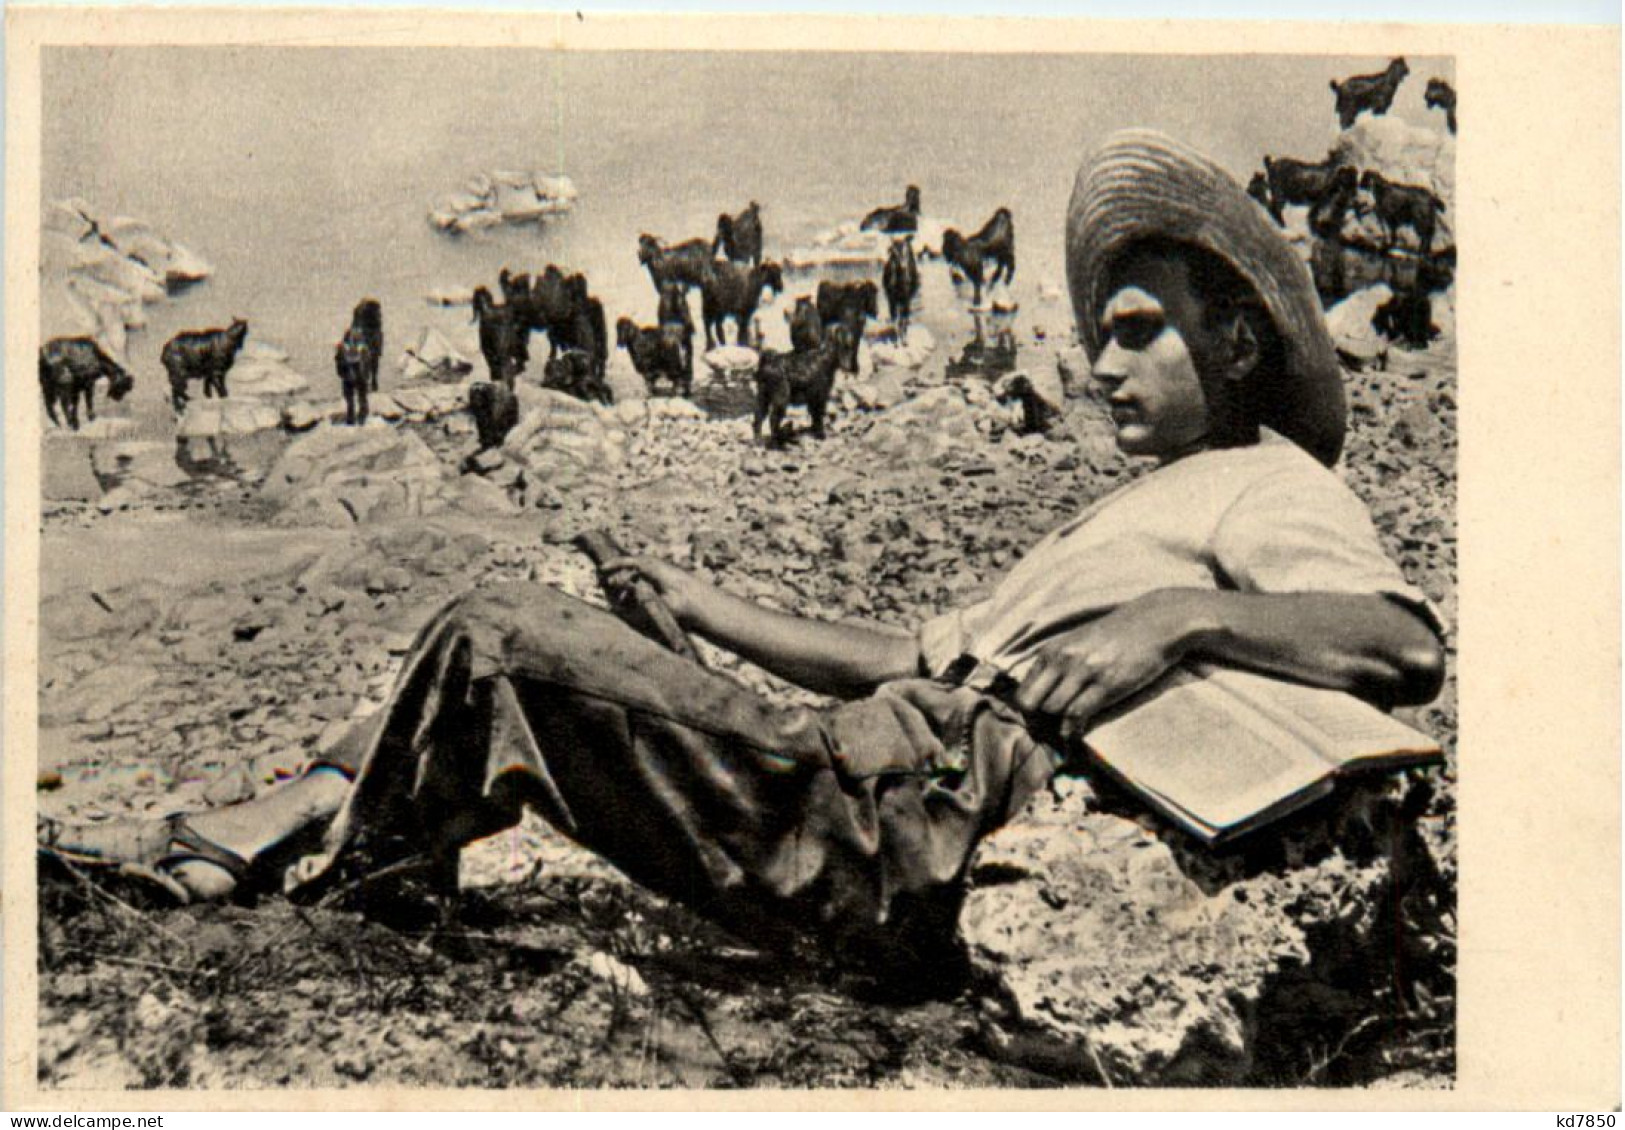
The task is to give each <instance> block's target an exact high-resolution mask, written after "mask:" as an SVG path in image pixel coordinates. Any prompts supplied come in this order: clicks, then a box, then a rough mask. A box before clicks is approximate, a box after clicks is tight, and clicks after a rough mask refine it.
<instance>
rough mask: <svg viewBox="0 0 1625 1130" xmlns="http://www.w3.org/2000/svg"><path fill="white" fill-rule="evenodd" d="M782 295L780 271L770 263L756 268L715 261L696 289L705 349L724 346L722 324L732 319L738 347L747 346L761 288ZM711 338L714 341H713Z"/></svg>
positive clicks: (781, 274)
mask: <svg viewBox="0 0 1625 1130" xmlns="http://www.w3.org/2000/svg"><path fill="white" fill-rule="evenodd" d="M763 287H767V288H769V289H770V290H772V291H773V293H774V294H782V293H784V272H783V271H781V270H780V269H779V265H778V264H777V263H775V262H773V261H772V260H768V261H767V262H765V263H763V264H761V265H760V266H757V267H749V268H746V267H741V266H738V265H737V264H734V263H729V262H726V261H723V260H718V261H716V262H713V263H711V264H710V266H709V267H708V268H707V271H706V275H705V282H704V285H703V286H702V287H701V288H700V321H701V322H702V323H703V324H704V326H705V347H706V348H707V349H710V348H711V347H712V345H713V344H715V345H725V344H727V341H726V339H725V338H724V336H723V332H722V324H723V322H724V321H726V320H727V319H729V318H732V319H733V320H734V327H735V338H734V340H735V341H736V342H737V343H738V344H739V345H749V344H750V341H749V338H750V331H751V320H752V319H753V318H754V317H755V316H756V307H757V306H758V305H759V304H760V303H761V300H762V288H763ZM713 335H714V340H713Z"/></svg>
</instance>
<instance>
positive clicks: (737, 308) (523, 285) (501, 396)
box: [39, 185, 1015, 450]
mask: <svg viewBox="0 0 1625 1130" xmlns="http://www.w3.org/2000/svg"><path fill="white" fill-rule="evenodd" d="M919 220H920V190H919V189H918V188H917V187H915V186H913V185H910V186H909V187H908V190H907V192H906V194H905V199H904V202H903V203H902V204H900V205H895V206H889V207H884V208H877V209H875V210H874V211H873V212H871V213H869V214H868V215H867V216H866V217H865V218H864V220H863V223H862V224H861V228H862V230H865V231H878V232H882V233H887V234H890V235H891V236H892V237H893V238H892V243H891V247H890V250H889V252H888V255H887V259H886V264H885V267H884V269H883V270H882V272H881V287H880V288H879V289H877V288H876V286H875V284H874V282H873V281H869V280H862V281H846V282H840V281H835V280H831V279H825V280H822V281H820V282H819V283H818V286H817V288H816V292H815V293H814V294H812V295H806V296H802V297H800V298H798V299H797V301H796V303H795V308H794V309H793V310H792V311H791V312H789V313H788V314H786V318H787V320H788V321H789V322H790V340H791V349H790V351H789V352H780V351H777V350H770V349H760V346H761V337H760V333H759V331H758V330H757V328H756V326H755V318H756V310H757V307H758V305H759V304H760V302H761V297H762V293H763V291H764V290H766V291H771V292H772V293H773V294H775V295H779V294H782V293H784V289H785V284H784V272H783V270H782V268H781V267H780V266H779V265H778V264H777V263H774V262H773V261H771V260H764V259H763V258H762V209H761V205H759V204H757V203H756V202H755V201H752V202H751V204H750V205H749V207H747V208H746V209H745V210H744V211H742V212H740V213H738V214H737V215H731V216H730V215H727V214H723V215H721V216H719V217H718V218H717V228H716V234H715V236H714V238H713V239H710V240H705V239H691V240H688V241H686V242H683V243H679V244H675V245H672V246H668V245H666V244H665V243H663V242H662V241H661V240H660V239H659V238H657V237H655V236H652V235H647V234H645V235H642V236H640V237H639V238H638V261H639V263H640V264H642V265H643V267H645V268H646V269H647V270H648V272H649V277H650V279H651V281H652V282H653V283H654V287H655V293H656V295H657V297H658V311H657V315H656V322H655V324H654V325H652V326H640V325H638V324H636V323H635V322H634V321H633V320H632V319H631V318H627V317H623V318H620V319H619V320H618V321H617V322H616V323H615V344H616V346H617V347H618V348H621V349H625V350H626V351H627V354H628V356H629V358H630V360H631V362H632V366H633V368H634V369H636V371H637V372H638V373H639V375H641V376H642V377H643V379H644V381H645V382H646V383H647V384H648V386H649V391H650V392H651V393H653V392H654V391H655V390H656V388H657V386H658V385H659V384H660V383H661V382H665V383H667V384H668V385H669V386H670V391H671V392H672V393H674V394H675V395H680V396H689V395H691V394H692V391H693V385H694V336H695V326H694V319H693V316H692V314H691V312H690V307H689V293H690V292H691V291H693V290H698V291H699V292H700V310H701V325H702V326H703V328H704V332H705V347H706V349H707V350H709V349H711V348H713V347H714V346H718V345H725V344H727V340H728V339H727V332H726V327H727V323H728V322H729V321H730V320H732V321H733V323H734V334H733V340H734V343H735V344H737V345H746V344H755V345H756V346H757V347H758V349H759V350H760V354H759V360H758V364H757V369H756V385H757V409H756V420H755V426H754V431H755V434H757V435H758V436H760V434H761V426H762V422H763V420H764V419H770V420H771V426H770V430H769V437H768V438H769V440H770V442H774V443H777V442H779V441H781V440H782V439H783V437H784V435H785V430H784V415H785V412H786V410H787V409H788V408H789V406H790V405H791V404H801V405H804V406H805V407H806V408H807V409H808V412H809V414H810V416H811V419H812V430H813V434H814V435H816V436H819V437H820V438H822V436H823V434H824V426H823V425H824V417H825V411H826V407H827V405H828V402H829V396H830V392H831V390H832V389H833V386H834V381H835V373H836V371H837V370H844V371H846V372H848V373H856V372H857V369H858V344H859V342H860V341H861V340H862V338H863V331H864V326H865V324H866V323H867V321H868V320H869V319H871V318H878V316H879V307H878V298H879V293H880V290H884V292H885V295H886V302H887V307H888V313H889V315H890V318H891V321H892V323H893V326H894V328H895V331H896V332H897V333H898V334H899V335H905V334H906V333H907V327H908V316H909V311H910V309H911V308H912V306H913V303H914V300H915V298H916V297H917V295H918V293H919V286H920V275H919V268H918V265H917V260H916V256H915V253H914V248H913V243H912V238H913V236H914V234H915V233H916V232H917V231H918V228H919ZM942 257H943V258H944V259H945V260H947V261H948V263H949V264H950V266H951V269H952V270H953V271H954V272H955V276H956V278H960V277H962V278H964V279H967V280H968V281H970V282H971V283H972V284H973V286H974V287H975V301H976V302H977V303H978V304H979V303H980V302H981V297H982V287H983V285H984V283H986V284H992V283H995V282H998V281H1001V280H1002V281H1005V282H1008V281H1009V280H1010V278H1011V277H1013V275H1014V274H1015V226H1014V223H1013V221H1012V219H1011V216H1010V211H1009V209H1007V208H1000V209H999V210H998V211H997V212H996V213H995V214H994V216H993V218H992V219H991V220H989V221H988V223H987V224H986V225H985V226H984V227H983V228H982V229H981V230H980V231H978V232H977V233H975V234H974V235H971V236H963V235H961V234H960V233H959V232H956V231H953V230H949V231H948V232H947V233H945V235H944V239H943V249H942ZM497 285H498V289H499V290H500V292H501V299H500V301H499V300H498V299H497V297H496V296H495V295H493V294H492V292H491V290H490V288H488V287H485V286H480V287H477V288H476V289H475V290H474V293H473V299H472V305H473V316H474V319H475V320H476V321H477V322H478V323H479V345H480V353H481V354H482V356H483V357H484V360H485V365H486V369H487V371H488V373H489V374H490V381H489V382H480V383H478V384H476V385H475V386H474V388H473V389H471V391H470V396H469V410H470V412H471V414H472V415H473V416H474V419H475V424H476V431H477V433H478V435H479V441H480V448H481V450H484V449H485V448H488V447H493V446H496V445H498V444H500V443H501V442H502V439H503V437H504V436H506V434H507V432H508V431H509V430H510V429H511V428H512V426H513V424H514V423H516V422H517V419H518V402H517V400H516V399H515V396H514V384H515V382H516V380H517V379H518V377H519V375H520V374H521V373H523V372H525V371H526V369H527V368H528V367H529V365H530V361H531V357H530V348H531V335H532V334H533V333H537V332H541V333H544V334H546V335H547V339H548V357H547V360H546V361H545V362H544V363H543V365H542V374H541V381H540V384H541V386H542V387H543V388H549V389H555V390H558V391H561V392H565V393H568V394H569V395H571V396H574V397H577V398H579V399H581V400H587V401H597V402H600V403H604V404H608V403H611V402H612V400H613V394H612V392H611V391H610V386H609V383H608V381H607V380H606V379H605V370H606V367H607V364H608V359H609V349H610V341H609V334H608V332H607V328H608V327H607V319H606V317H605V314H604V305H603V303H602V302H601V301H600V300H599V299H598V298H596V297H594V296H593V294H592V292H591V288H590V286H589V285H588V282H587V278H586V276H585V275H583V274H581V273H579V272H578V273H574V274H566V273H565V272H564V271H563V270H561V269H560V268H559V267H557V266H556V265H553V264H549V265H548V266H547V267H546V268H545V269H544V270H543V271H541V272H540V273H539V274H537V275H535V276H532V275H530V274H528V273H519V274H514V273H512V272H510V271H509V270H508V269H507V268H503V270H502V271H501V272H500V273H499V275H498V278H497ZM247 335H248V323H247V322H245V321H243V320H242V319H235V320H233V321H232V323H231V325H230V326H228V327H227V328H225V329H213V330H203V331H188V332H185V333H180V334H177V335H176V336H175V337H174V338H172V339H171V340H170V341H169V342H168V343H166V344H165V346H164V348H163V352H162V354H161V358H160V359H161V361H162V363H163V366H164V369H165V371H166V372H167V373H168V376H169V384H170V402H171V405H172V407H173V408H174V411H175V413H176V415H180V414H182V413H183V412H184V411H185V409H186V405H187V402H188V399H189V395H188V389H189V387H190V385H191V382H192V381H201V382H202V384H203V395H204V396H205V397H222V398H223V397H225V396H226V395H227V388H226V375H227V373H228V372H230V370H231V367H232V364H233V362H234V361H235V360H236V357H237V354H238V352H239V351H240V350H241V349H242V346H243V342H244V339H245V338H246V337H247ZM753 338H754V341H753V340H752V339H753ZM382 353H383V316H382V310H381V308H380V306H379V304H378V302H377V301H376V300H375V299H372V298H367V299H364V300H362V302H361V303H359V304H358V305H357V306H356V308H355V311H354V312H353V314H352V316H351V322H350V327H349V329H348V330H347V331H346V332H345V334H344V336H343V337H342V338H341V339H340V341H339V343H338V345H337V346H336V347H335V348H334V356H333V363H334V369H335V370H336V372H337V374H338V378H339V382H340V384H341V386H342V388H343V392H344V401H345V421H346V423H348V424H352V425H353V424H358V423H362V422H364V421H365V420H366V418H367V415H368V411H369V409H368V402H367V397H368V393H369V392H376V391H377V390H378V367H379V362H380V359H381V357H382ZM39 373H40V386H41V389H42V391H43V394H44V398H45V407H46V412H47V413H48V414H49V416H50V418H51V420H52V422H53V423H56V424H58V425H60V424H61V423H62V420H61V419H59V418H58V416H57V408H58V407H61V408H62V410H63V413H64V415H65V416H66V418H67V425H68V427H70V428H71V429H73V430H75V431H77V430H78V428H79V413H78V404H79V401H80V399H83V401H84V404H85V412H86V415H87V417H88V418H89V419H92V420H94V419H95V403H94V399H93V388H94V385H95V382H96V381H97V380H98V379H100V378H102V377H106V378H108V380H109V385H110V389H109V394H110V395H111V396H112V398H113V399H114V400H120V399H122V398H123V397H124V396H125V395H126V394H128V393H129V391H130V389H131V388H132V387H133V386H134V380H133V378H131V376H130V374H129V373H128V372H126V371H125V370H124V368H123V367H121V366H120V365H119V364H118V363H117V362H115V361H114V360H113V359H112V358H110V357H109V356H108V355H107V354H106V353H105V352H103V351H102V349H101V347H100V346H99V345H97V343H96V342H95V341H94V340H93V339H91V338H88V337H80V338H53V339H52V340H51V341H49V342H47V343H46V344H45V346H43V347H42V348H41V349H40V355H39Z"/></svg>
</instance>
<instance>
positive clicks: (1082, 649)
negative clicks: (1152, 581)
mask: <svg viewBox="0 0 1625 1130" xmlns="http://www.w3.org/2000/svg"><path fill="white" fill-rule="evenodd" d="M1190 622H1191V621H1190V615H1189V610H1188V609H1187V607H1186V605H1185V601H1184V599H1183V597H1182V595H1181V593H1180V592H1179V591H1178V590H1173V589H1165V590H1160V591H1158V592H1151V593H1147V594H1146V595H1144V596H1141V597H1138V598H1136V599H1134V600H1131V601H1129V602H1128V603H1127V604H1124V605H1122V606H1120V607H1118V608H1117V609H1115V610H1113V611H1112V612H1109V613H1107V614H1106V615H1105V616H1102V617H1100V618H1099V619H1097V620H1091V621H1090V622H1089V623H1087V624H1083V625H1080V626H1079V627H1077V628H1074V629H1072V630H1071V631H1069V632H1066V633H1065V634H1063V635H1060V636H1057V637H1055V638H1054V639H1052V640H1050V641H1049V642H1047V643H1045V644H1044V645H1043V646H1042V647H1041V648H1040V649H1039V650H1038V653H1037V656H1036V658H1034V660H1033V662H1032V666H1031V667H1030V668H1028V670H1027V673H1026V674H1025V675H1024V676H1022V678H1021V681H1020V683H1019V684H1018V686H1017V688H1016V694H1015V704H1016V705H1017V706H1018V707H1019V708H1020V709H1021V710H1023V711H1024V712H1026V713H1029V714H1033V713H1037V714H1045V715H1049V716H1050V717H1053V718H1056V719H1058V720H1059V721H1060V724H1061V737H1062V738H1063V739H1065V740H1067V741H1070V740H1072V739H1073V738H1076V737H1079V736H1081V735H1082V734H1083V733H1084V732H1085V731H1086V730H1087V729H1088V726H1089V723H1090V721H1091V720H1092V719H1093V718H1094V717H1095V716H1096V715H1098V714H1099V713H1100V712H1101V711H1102V710H1104V709H1106V708H1107V707H1108V706H1111V705H1112V704H1113V703H1115V702H1117V701H1119V700H1120V699H1123V698H1126V697H1127V696H1129V695H1131V694H1133V693H1134V692H1135V691H1137V690H1139V689H1141V688H1142V687H1144V686H1147V685H1148V684H1150V683H1152V682H1154V681H1155V680H1156V679H1157V678H1158V677H1159V676H1161V675H1162V674H1163V673H1164V672H1166V671H1167V670H1168V669H1169V668H1170V667H1172V666H1174V665H1175V664H1176V663H1178V662H1179V661H1180V660H1181V659H1182V658H1183V657H1184V655H1185V652H1186V649H1187V646H1188V645H1187V640H1188V636H1189V628H1190Z"/></svg>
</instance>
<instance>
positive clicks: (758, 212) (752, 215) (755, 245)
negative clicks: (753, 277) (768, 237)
mask: <svg viewBox="0 0 1625 1130" xmlns="http://www.w3.org/2000/svg"><path fill="white" fill-rule="evenodd" d="M719 250H720V251H722V253H723V254H724V255H725V256H726V257H727V258H728V260H729V261H730V262H733V263H749V264H750V265H751V266H752V267H755V266H759V265H760V264H761V262H762V206H761V205H760V204H758V203H756V201H754V200H752V201H751V202H750V207H748V208H746V209H745V210H744V211H743V212H741V213H739V214H738V215H737V216H730V215H728V213H726V212H724V213H722V215H720V216H718V217H717V236H716V239H714V240H712V242H711V255H712V256H713V257H715V256H716V253H717V252H718V251H719Z"/></svg>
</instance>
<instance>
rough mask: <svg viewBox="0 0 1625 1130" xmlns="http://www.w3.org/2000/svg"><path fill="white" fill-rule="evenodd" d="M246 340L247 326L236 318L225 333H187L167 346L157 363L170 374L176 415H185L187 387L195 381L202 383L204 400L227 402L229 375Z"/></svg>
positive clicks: (222, 331) (197, 331)
mask: <svg viewBox="0 0 1625 1130" xmlns="http://www.w3.org/2000/svg"><path fill="white" fill-rule="evenodd" d="M247 337H248V323H247V322H245V321H243V320H242V319H241V318H233V319H232V320H231V325H229V326H227V327H226V328H225V329H223V330H188V331H186V332H184V333H178V334H176V335H175V336H174V337H172V338H170V339H169V341H167V342H166V343H165V344H164V349H163V352H162V353H161V354H160V355H159V358H158V359H159V361H161V362H162V363H163V366H164V370H165V371H166V372H167V373H168V374H169V401H170V404H172V405H173V406H174V408H175V414H176V415H180V414H181V413H182V412H184V411H186V401H187V399H188V397H187V393H186V389H187V385H189V384H190V383H191V382H192V381H194V380H201V381H202V382H203V395H204V396H205V397H210V396H218V397H220V398H221V399H222V400H224V399H225V397H226V374H227V373H229V372H231V366H232V364H233V363H234V362H235V361H236V360H237V354H238V352H239V351H240V350H241V349H242V348H243V341H244V340H245V339H246V338H247Z"/></svg>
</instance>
